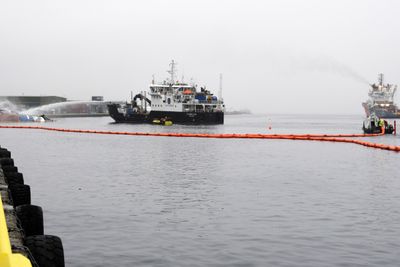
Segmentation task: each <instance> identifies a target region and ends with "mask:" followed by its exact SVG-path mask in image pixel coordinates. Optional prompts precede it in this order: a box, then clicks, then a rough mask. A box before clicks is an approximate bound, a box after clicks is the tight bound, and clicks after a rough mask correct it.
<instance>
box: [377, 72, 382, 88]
mask: <svg viewBox="0 0 400 267" xmlns="http://www.w3.org/2000/svg"><path fill="white" fill-rule="evenodd" d="M378 81H379V85H383V73H380V74H379V76H378Z"/></svg>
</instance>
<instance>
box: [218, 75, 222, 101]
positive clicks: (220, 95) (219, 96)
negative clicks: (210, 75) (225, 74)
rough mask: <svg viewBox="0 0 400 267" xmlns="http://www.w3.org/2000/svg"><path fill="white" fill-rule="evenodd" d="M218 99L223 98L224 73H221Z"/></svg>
mask: <svg viewBox="0 0 400 267" xmlns="http://www.w3.org/2000/svg"><path fill="white" fill-rule="evenodd" d="M218 99H220V100H221V99H222V73H220V74H219V91H218Z"/></svg>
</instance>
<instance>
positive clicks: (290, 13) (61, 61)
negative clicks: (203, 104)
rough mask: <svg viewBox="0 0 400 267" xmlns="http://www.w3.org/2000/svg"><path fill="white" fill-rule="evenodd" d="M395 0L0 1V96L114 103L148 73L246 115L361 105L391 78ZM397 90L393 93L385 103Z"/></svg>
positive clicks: (349, 110) (144, 84)
mask: <svg viewBox="0 0 400 267" xmlns="http://www.w3.org/2000/svg"><path fill="white" fill-rule="evenodd" d="M399 9H400V3H398V2H396V1H388V0H387V1H379V2H378V1H361V0H359V1H351V2H349V1H344V0H341V1H323V2H321V1H315V0H308V1H301V2H300V1H294V0H292V1H290V0H285V1H246V2H244V1H218V2H214V1H179V0H174V1H168V2H163V1H158V0H153V1H143V2H131V1H35V2H30V1H18V2H14V1H2V2H1V3H0V22H1V26H0V34H1V36H2V42H0V58H1V60H0V88H1V93H0V95H2V96H4V95H25V96H28V95H56V96H62V97H66V98H68V99H72V100H89V99H90V98H91V96H94V95H101V96H104V99H105V100H106V101H125V100H128V99H129V98H130V94H131V91H133V93H136V92H139V91H143V90H147V89H148V85H149V84H150V83H151V80H152V76H153V75H154V76H155V80H156V81H163V80H164V79H166V78H167V77H168V73H167V72H166V71H167V69H168V64H169V63H170V61H171V60H172V59H174V60H175V61H176V62H177V63H178V77H179V78H180V77H182V75H183V76H184V77H185V81H186V82H189V81H190V80H191V79H192V78H193V81H194V82H195V84H197V85H198V87H200V86H206V87H207V89H209V90H211V91H212V92H213V93H214V94H217V93H218V89H219V75H220V73H222V74H223V94H222V95H223V98H224V101H225V104H226V107H227V109H228V110H229V109H235V110H238V109H249V110H250V111H252V112H253V113H256V114H282V113H289V114H296V113H298V114H312V113H316V114H363V113H364V111H363V108H362V106H361V103H362V102H364V101H366V100H367V99H368V90H369V89H370V86H369V85H368V84H372V83H376V82H377V77H378V74H379V73H384V74H385V83H390V84H399V78H400V76H399V74H398V73H397V72H396V71H397V70H398V69H399V62H400V56H399V53H398V52H397V51H398V50H399V48H398V47H400V41H399V38H398V36H397V35H396V33H397V32H398V30H399V23H398V22H397V21H396V15H397V12H396V11H397V10H399ZM398 99H399V96H398V95H396V97H395V102H398Z"/></svg>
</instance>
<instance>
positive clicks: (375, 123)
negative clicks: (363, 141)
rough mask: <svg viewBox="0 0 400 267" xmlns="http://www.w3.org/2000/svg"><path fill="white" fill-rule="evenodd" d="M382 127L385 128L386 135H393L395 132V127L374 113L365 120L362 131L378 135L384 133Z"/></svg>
mask: <svg viewBox="0 0 400 267" xmlns="http://www.w3.org/2000/svg"><path fill="white" fill-rule="evenodd" d="M382 127H384V128H385V134H392V133H393V132H394V128H393V125H391V124H389V123H388V122H387V121H386V120H384V119H382V118H381V119H380V118H378V116H376V115H375V113H373V114H371V116H369V117H368V118H366V119H365V120H364V122H363V127H362V129H363V131H364V133H366V134H378V133H381V132H382Z"/></svg>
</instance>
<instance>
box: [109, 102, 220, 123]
mask: <svg viewBox="0 0 400 267" xmlns="http://www.w3.org/2000/svg"><path fill="white" fill-rule="evenodd" d="M118 107H119V105H118V104H110V105H108V112H109V114H110V116H111V118H113V119H114V121H115V122H116V123H152V122H153V120H159V119H162V118H168V120H171V121H172V122H173V123H175V124H189V125H190V124H194V125H207V124H223V123H224V113H223V112H171V111H151V112H149V113H132V114H123V113H121V112H120V111H119V110H118Z"/></svg>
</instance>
